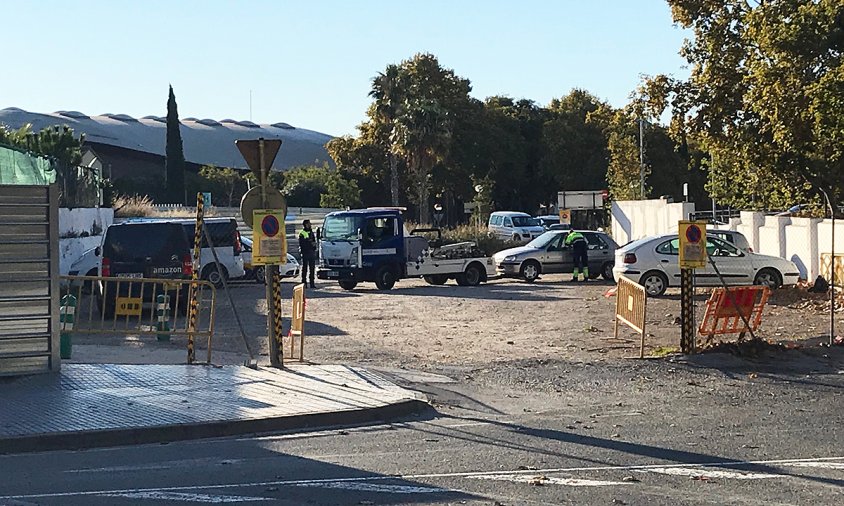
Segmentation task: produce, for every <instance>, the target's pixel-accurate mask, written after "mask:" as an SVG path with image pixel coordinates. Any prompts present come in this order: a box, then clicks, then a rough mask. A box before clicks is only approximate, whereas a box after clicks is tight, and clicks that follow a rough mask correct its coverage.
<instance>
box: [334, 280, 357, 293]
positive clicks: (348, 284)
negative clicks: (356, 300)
mask: <svg viewBox="0 0 844 506" xmlns="http://www.w3.org/2000/svg"><path fill="white" fill-rule="evenodd" d="M337 283H338V284H339V285H340V288H342V289H343V290H347V291H352V290H354V289H355V287H356V286H358V282H357V281H349V280H343V281H338V282H337Z"/></svg>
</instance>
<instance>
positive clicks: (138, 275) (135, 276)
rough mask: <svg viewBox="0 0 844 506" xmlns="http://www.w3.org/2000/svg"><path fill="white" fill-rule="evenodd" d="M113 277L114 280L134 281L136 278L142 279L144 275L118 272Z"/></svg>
mask: <svg viewBox="0 0 844 506" xmlns="http://www.w3.org/2000/svg"><path fill="white" fill-rule="evenodd" d="M114 277H116V278H135V279H138V278H143V277H144V273H143V272H118V273H117V274H115V275H114Z"/></svg>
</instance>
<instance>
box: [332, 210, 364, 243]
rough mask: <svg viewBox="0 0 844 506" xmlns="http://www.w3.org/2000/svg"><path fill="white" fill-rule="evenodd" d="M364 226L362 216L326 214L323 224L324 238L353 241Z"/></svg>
mask: <svg viewBox="0 0 844 506" xmlns="http://www.w3.org/2000/svg"><path fill="white" fill-rule="evenodd" d="M361 228H363V218H362V217H360V216H326V217H325V223H323V225H322V238H323V239H324V240H326V241H351V240H353V239H356V238H357V235H358V230H360V229H361Z"/></svg>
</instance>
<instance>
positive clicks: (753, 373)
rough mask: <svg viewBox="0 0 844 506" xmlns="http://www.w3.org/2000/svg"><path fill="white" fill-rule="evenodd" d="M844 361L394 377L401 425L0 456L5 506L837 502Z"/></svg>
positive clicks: (713, 362) (843, 454)
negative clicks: (427, 401) (405, 388)
mask: <svg viewBox="0 0 844 506" xmlns="http://www.w3.org/2000/svg"><path fill="white" fill-rule="evenodd" d="M842 369H844V368H842V361H841V353H838V352H835V354H834V355H833V356H831V357H830V356H828V357H822V356H812V357H806V356H804V355H802V354H799V355H792V356H791V359H790V360H789V361H788V364H787V365H784V364H783V362H782V361H781V360H779V361H775V362H771V361H768V362H765V361H762V362H759V361H755V362H747V361H742V360H738V359H734V358H731V357H703V358H700V359H696V360H695V361H694V362H691V363H687V362H678V363H671V362H668V361H644V362H643V361H618V362H608V363H605V364H582V363H567V362H550V361H535V362H520V363H502V364H496V365H490V367H488V368H484V369H474V370H464V369H449V370H445V369H444V370H441V371H440V372H441V373H444V374H443V375H436V374H432V373H430V372H426V373H421V372H420V373H417V372H414V371H404V370H388V371H386V373H387V374H391V375H394V378H396V379H397V380H398V381H401V382H403V383H406V384H411V385H413V386H415V387H417V388H419V389H420V390H423V391H425V392H427V393H428V394H429V395H431V396H432V398H433V399H434V409H432V410H431V412H430V413H427V414H424V415H421V416H419V417H416V418H413V419H409V420H401V421H397V422H394V423H390V424H384V425H378V426H367V427H358V428H352V429H345V430H341V429H331V430H324V431H319V432H313V433H307V434H276V435H266V436H263V437H244V438H238V439H221V440H208V441H193V442H185V443H175V444H166V445H149V446H137V447H122V448H112V449H98V450H90V451H78V452H52V453H42V454H26V455H7V456H0V470H2V472H0V505H29V504H39V505H40V504H47V505H53V504H56V505H58V504H61V505H65V504H72V505H76V504H78V505H124V504H125V505H130V504H186V503H187V504H190V503H196V504H203V503H205V504H207V503H211V504H221V503H243V504H290V505H300V504H318V505H329V504H331V505H333V504H338V505H355V504H379V505H380V504H490V505H492V504H502V505H531V504H631V505H632V504H654V505H676V504H684V505H686V504H740V505H781V504H811V505H823V504H841V499H842V497H843V496H844V434H843V433H842V424H844V409H842V408H844V396H842V391H844V390H842V387H844V371H842Z"/></svg>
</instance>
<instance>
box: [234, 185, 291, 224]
mask: <svg viewBox="0 0 844 506" xmlns="http://www.w3.org/2000/svg"><path fill="white" fill-rule="evenodd" d="M264 207H268V208H270V209H283V210H285V212H286V211H287V200H286V199H285V198H284V195H282V194H281V192H280V191H278V190H276V189H275V188H267V205H266V206H264V205H262V204H261V187H260V186H255V187H253V188H252V189H251V190H249V191H248V192H246V194H245V195H244V196H243V198H242V199H240V216H241V217H243V223H245V224H246V226H247V227H249V229H250V230H252V213H253V211H255V210H256V209H263V208H264Z"/></svg>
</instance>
